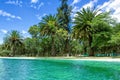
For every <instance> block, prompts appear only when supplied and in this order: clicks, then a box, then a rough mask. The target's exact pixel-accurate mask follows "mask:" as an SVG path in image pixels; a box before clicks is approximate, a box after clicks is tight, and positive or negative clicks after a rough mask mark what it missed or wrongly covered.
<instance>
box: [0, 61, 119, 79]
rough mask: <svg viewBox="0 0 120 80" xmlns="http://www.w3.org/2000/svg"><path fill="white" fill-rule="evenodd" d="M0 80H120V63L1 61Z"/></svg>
mask: <svg viewBox="0 0 120 80" xmlns="http://www.w3.org/2000/svg"><path fill="white" fill-rule="evenodd" d="M0 80H120V62H100V61H80V60H55V59H54V60H51V59H36V60H24V59H20V60H19V59H0Z"/></svg>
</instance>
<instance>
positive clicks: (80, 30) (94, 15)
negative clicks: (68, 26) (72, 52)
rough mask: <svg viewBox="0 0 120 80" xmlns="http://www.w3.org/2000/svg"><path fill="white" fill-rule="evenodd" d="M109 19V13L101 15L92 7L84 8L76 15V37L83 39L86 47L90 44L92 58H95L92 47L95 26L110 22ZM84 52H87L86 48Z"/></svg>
mask: <svg viewBox="0 0 120 80" xmlns="http://www.w3.org/2000/svg"><path fill="white" fill-rule="evenodd" d="M108 18H110V17H109V15H108V13H106V12H105V13H99V10H97V9H91V8H90V7H88V8H86V9H85V8H83V9H82V10H81V11H79V12H77V13H76V17H75V21H74V24H75V26H74V29H73V31H74V34H75V36H77V37H78V38H82V39H83V44H84V45H85V44H86V42H88V47H89V55H90V56H94V52H93V47H92V42H93V34H94V32H95V29H94V25H95V24H97V23H98V22H108V21H109V20H108ZM84 50H85V52H86V46H85V49H84Z"/></svg>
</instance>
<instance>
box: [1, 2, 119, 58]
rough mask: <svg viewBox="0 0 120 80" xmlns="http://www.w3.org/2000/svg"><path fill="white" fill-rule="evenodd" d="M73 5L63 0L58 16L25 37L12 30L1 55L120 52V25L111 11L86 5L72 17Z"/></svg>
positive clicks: (107, 53)
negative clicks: (101, 10) (112, 16)
mask: <svg viewBox="0 0 120 80" xmlns="http://www.w3.org/2000/svg"><path fill="white" fill-rule="evenodd" d="M71 13H72V7H71V6H69V5H68V4H67V0H61V5H60V7H59V8H57V13H56V14H55V15H51V14H50V15H46V16H44V17H43V18H42V20H41V21H40V23H38V24H36V25H33V26H31V27H30V28H29V31H28V32H29V33H30V35H31V37H28V38H25V39H23V37H22V36H21V34H20V33H19V32H18V31H16V30H13V31H11V32H9V33H8V35H7V36H6V37H5V38H4V43H3V44H2V45H0V55H1V56H66V55H72V56H79V55H84V56H115V55H119V53H120V24H119V23H117V22H116V20H115V19H112V18H111V17H110V12H101V13H100V10H98V9H95V8H94V9H93V8H90V7H88V8H83V9H81V10H80V11H78V12H76V14H75V15H76V16H75V17H74V18H72V19H74V20H72V19H71Z"/></svg>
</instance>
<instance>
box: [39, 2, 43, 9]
mask: <svg viewBox="0 0 120 80" xmlns="http://www.w3.org/2000/svg"><path fill="white" fill-rule="evenodd" d="M43 5H44V3H43V2H41V3H40V4H39V5H38V10H39V9H40V8H41V7H42V6H43Z"/></svg>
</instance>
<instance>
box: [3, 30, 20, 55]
mask: <svg viewBox="0 0 120 80" xmlns="http://www.w3.org/2000/svg"><path fill="white" fill-rule="evenodd" d="M5 43H7V44H8V45H9V46H10V47H11V51H12V54H11V55H12V56H14V55H15V54H16V51H17V49H18V48H20V46H22V37H21V35H20V33H19V32H18V31H16V30H13V31H11V32H10V33H9V34H8V35H7V36H6V41H5Z"/></svg>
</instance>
